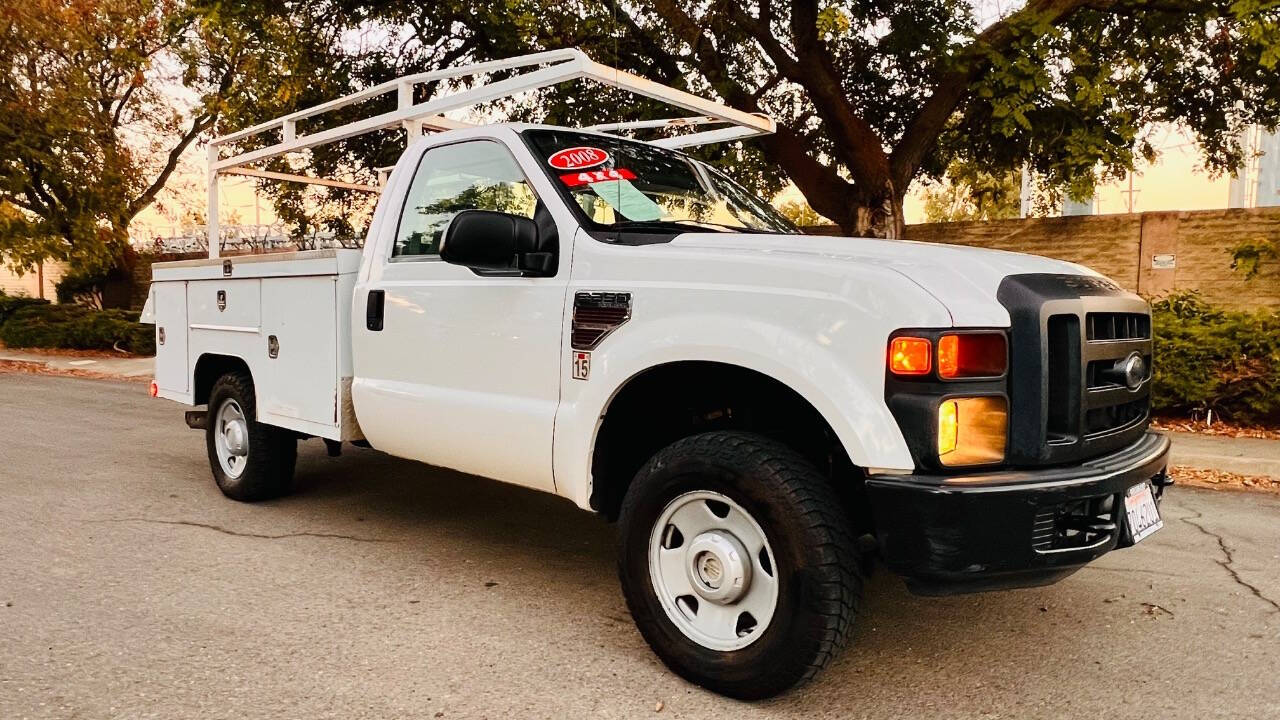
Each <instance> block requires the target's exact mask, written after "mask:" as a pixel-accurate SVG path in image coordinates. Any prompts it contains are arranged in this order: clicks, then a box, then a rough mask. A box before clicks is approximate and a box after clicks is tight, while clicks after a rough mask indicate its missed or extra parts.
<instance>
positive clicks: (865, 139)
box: [234, 0, 1280, 235]
mask: <svg viewBox="0 0 1280 720" xmlns="http://www.w3.org/2000/svg"><path fill="white" fill-rule="evenodd" d="M988 5H989V3H985V2H982V3H975V2H971V1H970V0H901V1H899V2H892V3H887V2H882V1H881V0H789V1H788V2H782V1H781V0H746V1H745V2H743V1H740V0H707V1H706V2H701V3H693V4H690V3H681V2H677V1H676V0H634V1H631V2H625V3H624V2H621V0H556V1H555V2H552V1H551V0H442V1H441V2H435V3H432V4H431V8H430V10H429V11H428V10H425V9H424V8H423V6H422V4H421V3H418V2H405V1H402V0H384V1H383V2H378V3H365V2H355V1H354V0H328V1H327V2H322V3H319V4H318V5H317V4H315V3H311V4H302V3H297V4H294V3H286V6H287V7H288V8H289V10H288V11H289V12H296V11H298V10H299V8H302V7H308V8H312V9H311V10H309V11H308V12H311V13H316V12H322V13H324V14H326V16H328V17H332V18H336V19H338V20H339V21H340V22H343V23H347V26H346V27H347V30H348V31H349V32H359V33H364V34H366V35H370V34H371V35H372V36H375V37H378V38H380V39H381V40H382V41H381V42H375V43H370V44H369V45H367V46H365V47H362V48H360V50H359V51H358V52H355V53H351V52H343V53H341V59H342V62H343V67H345V68H347V69H348V72H347V73H346V78H345V79H346V80H350V81H351V82H352V83H353V84H354V85H356V86H360V85H363V84H367V83H369V82H374V81H376V80H383V79H387V78H389V77H393V76H394V75H396V74H400V73H404V72H410V71H415V70H421V69H427V68H435V67H440V66H443V65H453V64H459V63H464V62H470V61H479V60H486V59H492V58H499V57H508V56H511V55H517V54H521V53H526V52H531V51H534V50H538V49H547V48H559V47H566V46H579V47H582V48H584V49H585V50H587V51H588V52H589V53H591V54H592V55H593V56H594V57H595V58H597V59H598V60H601V61H603V62H606V63H611V64H617V65H619V66H621V67H623V68H626V69H629V70H632V71H634V72H637V73H639V74H642V75H644V76H646V77H649V78H652V79H654V80H658V81H660V82H664V83H668V84H672V85H675V86H677V87H684V88H687V89H690V90H692V91H695V92H699V93H705V94H709V95H712V96H716V97H718V98H720V99H722V100H723V101H725V102H727V103H729V104H730V105H733V106H735V107H737V108H739V109H742V110H747V111H752V112H755V111H763V112H768V113H769V114H771V115H772V116H774V117H775V118H777V119H778V120H779V129H778V133H777V134H776V135H773V136H770V137H766V138H762V139H759V140H753V141H750V142H748V143H745V144H744V145H742V146H741V147H731V148H720V149H716V150H713V151H708V155H709V157H710V159H713V160H720V161H723V162H727V163H732V164H733V166H734V173H735V176H736V177H738V178H740V179H743V180H745V181H747V182H748V183H749V184H753V185H755V186H756V187H757V188H759V189H761V190H765V191H769V190H776V189H777V188H779V187H780V186H781V185H782V184H783V183H784V182H785V181H786V180H790V181H792V182H794V183H795V184H796V185H797V186H798V187H799V189H800V190H801V192H803V194H804V195H805V197H806V199H807V201H808V203H809V204H810V205H811V206H812V207H813V209H815V210H816V211H817V212H819V213H821V214H822V215H824V216H826V217H829V218H831V219H833V220H835V221H836V222H837V223H839V224H840V225H841V226H842V227H844V228H845V229H846V230H849V231H857V232H870V231H875V232H880V233H883V234H888V235H900V234H901V233H902V230H903V227H902V199H903V196H904V195H905V193H906V191H907V189H908V187H909V186H910V185H911V183H912V182H913V181H915V180H917V179H921V178H924V179H938V178H941V177H942V176H943V175H944V174H945V172H946V169H947V168H948V167H950V166H951V165H952V163H954V162H957V161H959V162H961V163H964V164H967V165H972V166H974V167H976V168H978V169H979V170H981V171H982V172H984V173H987V174H989V175H990V176H992V177H1003V176H1004V175H1006V174H1007V173H1009V172H1012V171H1015V170H1020V169H1021V167H1022V166H1023V165H1024V164H1026V165H1029V166H1030V168H1031V169H1032V171H1033V172H1034V174H1035V176H1036V177H1038V178H1040V179H1042V180H1043V181H1044V183H1046V185H1047V188H1048V190H1049V191H1050V192H1051V193H1058V194H1062V193H1065V194H1069V195H1072V196H1075V197H1077V198H1079V197H1084V196H1087V195H1089V194H1090V193H1091V191H1092V188H1093V186H1094V184H1095V183H1097V182H1098V181H1099V180H1101V179H1104V178H1109V177H1118V176H1120V175H1122V174H1123V173H1124V172H1126V171H1128V170H1129V169H1130V168H1131V167H1132V166H1133V164H1134V162H1135V160H1136V159H1137V158H1139V157H1151V156H1152V155H1153V154H1154V152H1155V150H1154V148H1153V147H1152V146H1151V143H1150V141H1149V140H1148V138H1147V137H1146V135H1145V133H1146V132H1147V128H1149V127H1151V125H1152V124H1154V123H1164V122H1168V123H1179V124H1182V125H1184V126H1186V127H1188V128H1189V129H1190V130H1191V131H1192V132H1193V133H1194V134H1195V135H1196V137H1197V139H1198V140H1199V142H1200V143H1201V145H1202V147H1203V148H1204V153H1205V157H1204V161H1205V164H1206V166H1207V167H1208V168H1209V169H1210V170H1213V171H1228V170H1231V169H1233V168H1234V167H1236V166H1237V165H1238V163H1239V162H1240V160H1241V148H1240V144H1239V141H1238V137H1239V133H1240V131H1241V129H1243V128H1244V127H1245V126H1246V125H1248V124H1251V123H1260V124H1262V125H1265V126H1268V127H1273V126H1274V125H1275V124H1276V122H1277V120H1280V76H1278V75H1277V65H1276V63H1277V60H1278V59H1280V9H1278V8H1280V2H1277V1H1276V0H1027V1H1026V2H1024V3H1022V4H1018V5H1014V6H1013V9H1012V10H1010V11H1008V12H1006V13H1005V14H1004V15H1003V16H998V17H984V16H981V14H980V12H979V11H980V10H983V9H985V8H986V7H987V6H988ZM316 7H321V8H324V10H322V11H317V10H315V8H316ZM326 74H327V75H330V76H332V75H333V74H332V73H326ZM294 99H295V100H298V99H301V98H300V97H299V98H294ZM538 100H539V102H538V103H537V104H536V105H525V106H522V107H515V108H511V107H507V108H505V109H506V110H512V111H513V114H515V115H521V114H522V113H523V114H537V115H540V116H541V117H542V119H547V120H550V121H572V120H575V119H577V118H581V117H583V116H591V117H597V118H598V117H601V114H603V116H604V117H615V116H628V117H641V116H651V115H654V114H657V113H658V112H659V111H658V110H656V109H654V108H653V107H652V106H650V105H649V104H648V103H644V102H640V103H634V104H633V103H630V102H628V103H626V104H619V103H618V102H617V100H616V98H614V97H613V96H612V95H610V94H609V93H607V92H604V93H583V92H581V90H580V88H574V89H562V90H561V91H559V92H553V93H547V94H544V95H543V96H541V97H539V98H538ZM293 107H295V105H293V104H291V103H289V102H285V103H282V104H279V105H277V107H276V108H275V109H276V110H285V109H292V108H293ZM258 109H259V110H261V109H262V108H258ZM661 112H663V113H669V112H670V110H669V109H667V110H663V111H661ZM268 114H270V113H260V114H255V115H254V117H253V118H252V120H260V119H262V118H263V117H265V116H266V115H268ZM250 120H251V118H250V117H247V116H246V117H241V118H237V119H236V120H235V121H234V123H235V124H237V125H241V124H247V123H248V122H250ZM386 148H387V143H386V142H385V141H384V142H382V143H380V144H378V143H372V144H365V145H363V146H359V145H347V146H346V148H345V149H344V150H343V151H342V152H341V153H339V155H341V156H342V157H341V158H340V159H341V160H342V161H345V162H347V163H348V164H350V165H353V166H356V167H359V166H364V167H372V166H374V160H373V158H375V157H376V158H377V162H380V163H385V162H386V160H387V157H386V156H387V150H386ZM339 155H330V158H332V159H333V161H335V162H336V161H337V160H338V159H339Z"/></svg>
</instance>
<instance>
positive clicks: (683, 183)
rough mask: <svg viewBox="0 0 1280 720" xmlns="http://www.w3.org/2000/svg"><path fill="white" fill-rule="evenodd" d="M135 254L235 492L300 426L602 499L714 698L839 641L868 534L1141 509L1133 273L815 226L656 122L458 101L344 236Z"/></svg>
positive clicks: (927, 538) (983, 557) (1149, 439)
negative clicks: (631, 132)
mask: <svg viewBox="0 0 1280 720" xmlns="http://www.w3.org/2000/svg"><path fill="white" fill-rule="evenodd" d="M574 57H577V56H574ZM553 67H556V66H553ZM614 79H615V80H616V76H614ZM640 82H642V81H640ZM646 89H649V88H647V86H646ZM672 92H675V91H672ZM677 99H678V100H680V101H681V103H682V104H683V105H684V106H685V107H690V106H692V105H693V103H692V101H688V100H687V98H685V96H683V95H679V96H677ZM407 107H410V108H413V107H414V106H413V105H408V106H407ZM695 107H700V108H702V109H706V106H695ZM427 109H428V110H429V109H432V108H427ZM712 110H715V108H712ZM723 114H728V113H727V111H725V112H724V113H723ZM415 117H417V116H415ZM722 117H723V115H722ZM402 119H403V118H392V119H390V120H389V122H398V121H400V120H402ZM739 119H740V118H739ZM742 121H743V122H750V121H749V120H742ZM285 122H286V123H287V122H288V119H286V121H285ZM434 122H435V124H436V126H437V128H438V126H440V125H446V124H447V122H446V121H445V120H443V119H440V118H437V119H436V120H435V121H434ZM286 129H287V126H286ZM711 132H715V131H711ZM286 134H289V133H288V132H286ZM294 137H296V135H295V136H294ZM215 237H216V236H215ZM153 270H154V277H153V285H152V291H151V293H152V294H151V298H150V301H149V309H148V315H149V316H152V317H153V318H154V321H155V323H156V325H157V328H156V333H157V342H158V353H157V357H156V373H155V382H154V384H153V388H152V390H153V393H155V394H158V395H159V396H161V397H164V398H169V399H172V400H176V401H178V402H181V403H184V404H187V405H191V406H203V407H205V408H207V409H205V410H194V411H191V412H189V413H188V423H189V424H190V425H192V426H193V427H197V428H203V429H204V431H205V433H206V437H207V445H208V455H209V463H210V466H211V467H212V470H213V476H214V479H215V481H216V482H217V485H218V487H219V488H221V490H222V492H223V493H225V494H226V495H227V496H228V497H230V498H233V499H236V500H242V501H254V500H261V499H264V498H271V497H276V496H279V495H281V494H282V493H285V492H287V491H288V489H289V487H290V482H291V479H292V476H293V472H294V463H295V457H296V447H297V443H298V442H299V441H300V440H304V439H306V438H323V439H324V440H325V442H327V443H329V444H330V446H331V449H337V447H338V446H339V444H340V443H342V442H354V443H360V444H363V445H367V446H371V447H373V448H376V449H378V450H381V451H383V452H386V453H389V454H391V455H395V456H398V457H403V458H410V459H413V460H419V461H422V462H425V463H430V464H433V465H438V466H444V467H448V468H453V469H456V470H460V471H464V472H467V473H472V474H475V475H479V476H485V477H490V478H497V479H499V480H503V481H506V482H510V483H515V484H518V485H524V486H527V487H532V488H537V489H539V490H544V491H547V492H552V493H557V494H560V495H563V496H565V497H567V498H569V499H571V500H572V501H573V502H575V503H577V504H578V505H579V506H580V507H582V508H584V509H586V510H590V511H594V512H597V513H601V514H603V515H605V516H607V517H608V518H610V519H613V520H616V521H617V537H618V541H617V549H618V558H619V560H618V566H619V576H620V579H621V584H622V589H623V592H624V594H625V597H626V601H627V604H628V606H629V607H630V609H631V612H632V615H633V616H634V618H635V621H636V624H637V626H638V627H639V629H640V631H641V633H642V634H643V635H644V637H645V639H646V640H647V641H648V643H649V644H650V645H651V646H652V648H653V650H654V651H655V652H656V653H657V654H658V656H660V657H661V658H662V660H663V661H664V662H665V663H666V664H667V665H668V666H669V667H671V668H672V669H673V670H674V671H676V672H677V673H679V674H680V675H682V676H684V677H686V678H688V679H690V680H692V681H694V682H696V683H699V684H702V685H704V686H706V687H708V688H711V689H714V690H716V691H718V692H721V693H725V694H728V695H731V696H735V697H740V698H759V697H764V696H769V695H772V694H776V693H778V692H781V691H783V690H785V689H786V688H788V687H790V686H792V685H793V684H795V683H796V682H798V681H801V680H803V679H806V678H808V677H810V676H812V675H813V674H814V673H815V672H816V671H817V670H819V669H820V668H821V667H822V666H824V665H825V664H826V663H827V662H828V661H829V660H830V659H831V657H832V654H833V653H834V652H835V650H836V649H837V648H839V647H840V646H841V645H842V644H844V642H845V640H846V639H847V638H848V636H849V633H850V628H851V626H852V623H853V621H854V617H855V615H856V614H857V612H858V607H859V594H860V592H861V585H862V580H861V577H862V568H863V564H862V563H863V559H864V555H865V554H867V553H868V552H869V551H871V550H874V551H875V552H876V553H878V555H879V557H880V558H881V559H882V561H883V563H884V564H886V565H887V566H888V567H889V568H890V569H892V570H893V571H895V572H897V573H900V574H902V575H903V576H905V577H906V579H907V583H908V585H909V586H910V587H911V589H913V590H914V591H916V592H919V593H924V594H931V593H948V592H961V591H973V590H981V589H990V588H1005V587H1015V586H1025V585H1033V584H1042V583H1049V582H1053V581H1055V580H1057V579H1060V578H1062V577H1064V576H1065V575H1068V574H1070V573H1071V572H1073V571H1075V570H1076V569H1078V568H1080V567H1081V566H1082V565H1084V564H1085V563H1087V562H1089V561H1091V560H1093V559H1095V558H1097V557H1098V556H1100V555H1102V554H1103V553H1106V552H1109V551H1111V550H1114V549H1116V548H1120V547H1125V546H1128V545H1131V544H1133V543H1136V542H1138V541H1140V540H1142V539H1143V538H1145V537H1146V536H1147V535H1149V534H1150V533H1152V532H1154V531H1155V530H1157V529H1159V527H1160V526H1161V521H1160V515H1159V510H1158V506H1157V501H1158V500H1159V499H1160V497H1161V495H1162V492H1163V489H1164V487H1165V486H1166V485H1167V484H1168V481H1167V480H1166V461H1167V456H1168V451H1169V441H1168V440H1167V439H1166V438H1165V437H1164V436H1162V435H1160V434H1158V433H1156V432H1153V431H1150V430H1148V427H1147V425H1148V408H1149V394H1150V391H1149V386H1150V381H1151V360H1152V358H1151V347H1152V345H1151V321H1150V315H1149V310H1148V306H1147V304H1146V303H1145V302H1144V301H1143V300H1142V299H1140V298H1138V297H1136V296H1134V295H1133V294H1131V293H1128V292H1125V291H1124V290H1122V289H1120V288H1119V287H1118V286H1116V285H1115V284H1114V283H1112V282H1111V281H1109V280H1107V279H1106V278H1104V277H1101V276H1099V275H1098V274H1096V273H1094V272H1091V271H1089V270H1087V269H1085V268H1082V267H1079V266H1077V265H1073V264H1069V263H1066V262H1060V261H1056V260H1049V259H1045V258H1040V257H1032V256H1026V255H1018V254H1012V253H1005V252H995V251H988V250H981V249H973V248H964V247H953V246H946V245H930V244H919V243H912V242H899V241H886V240H875V239H865V238H836V237H813V236H806V235H803V234H800V233H799V232H797V230H796V229H795V228H794V227H792V225H791V224H790V223H789V222H788V221H787V220H785V219H784V218H783V217H781V216H780V215H779V214H778V213H777V212H776V211H775V210H774V209H773V208H772V207H770V205H769V204H768V203H766V202H763V201H761V200H759V199H757V198H755V197H753V196H752V195H751V194H750V193H749V192H748V191H746V190H744V189H743V188H742V187H741V186H740V185H738V184H737V183H735V182H734V181H733V180H732V179H731V178H729V177H727V176H726V175H725V174H723V173H722V172H721V171H719V170H717V169H715V168H713V167H711V166H709V165H706V164H704V163H702V162H700V161H698V160H695V159H693V158H691V157H689V156H687V155H684V154H682V153H680V152H677V151H675V150H672V149H668V148H666V147H662V143H645V142H638V141H635V140H631V139H626V138H623V137H620V136H618V135H614V134H605V133H600V132H594V131H584V130H575V129H569V128H562V127H547V126H535V125H519V124H497V125H488V126H482V127H471V128H466V127H462V128H458V129H451V130H447V131H444V132H439V133H437V134H434V135H427V136H424V137H421V138H420V139H417V140H416V141H414V142H413V143H412V144H411V145H410V146H409V147H408V149H407V151H406V152H405V153H404V154H403V156H402V157H401V158H400V160H399V162H398V163H397V164H396V166H395V168H394V171H393V172H391V173H390V176H389V178H388V179H387V182H386V184H385V187H383V188H382V189H381V195H380V198H379V200H378V202H377V209H376V211H375V214H374V215H373V218H372V221H371V226H370V228H369V231H368V236H367V239H366V240H365V243H364V247H363V250H362V251H360V250H319V251H310V252H299V253H294V254H282V255H258V256H244V257H234V258H213V259H209V260H195V261H184V262H173V263H163V264H157V265H155V266H154V268H153Z"/></svg>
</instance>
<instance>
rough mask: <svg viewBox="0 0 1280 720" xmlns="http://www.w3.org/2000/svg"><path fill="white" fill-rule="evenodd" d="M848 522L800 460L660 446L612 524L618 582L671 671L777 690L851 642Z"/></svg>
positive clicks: (729, 445)
mask: <svg viewBox="0 0 1280 720" xmlns="http://www.w3.org/2000/svg"><path fill="white" fill-rule="evenodd" d="M857 567H858V565H857V553H856V550H855V546H854V543H853V540H852V538H851V533H850V532H849V520H848V518H847V517H846V515H845V513H844V511H843V507H842V506H841V504H840V502H839V500H838V499H837V498H836V496H835V494H834V493H833V492H832V489H831V487H830V484H829V483H828V482H827V480H826V479H825V478H824V477H822V475H821V474H819V473H818V471H817V470H816V469H815V468H814V467H813V466H812V465H811V464H810V463H808V462H807V461H806V460H805V459H804V458H803V457H801V456H800V455H798V454H797V453H795V452H794V451H792V450H791V449H789V448H787V447H786V446H784V445H782V444H780V443H777V442H775V441H772V440H769V439H767V438H764V437H761V436H758V435H753V434H750V433H741V432H714V433H706V434H703V435H696V436H693V437H690V438H686V439H684V440H681V441H679V442H677V443H675V444H673V445H671V446H669V447H668V448H666V449H665V450H662V451H661V452H659V453H658V454H657V455H656V456H654V457H653V459H651V460H650V461H649V462H648V463H647V464H646V465H645V467H644V468H642V469H641V470H640V472H639V473H638V474H637V475H636V478H635V480H634V481H633V482H632V484H631V486H630V488H629V489H628V490H627V496H626V499H625V500H624V501H623V506H622V512H621V515H620V518H619V575H620V577H621V580H622V588H623V593H624V595H625V596H626V599H627V605H628V607H629V608H630V609H631V614H632V616H633V617H634V618H635V621H636V625H637V626H638V627H639V629H640V632H641V634H642V635H643V636H644V638H645V640H646V641H648V643H649V645H650V646H651V647H652V648H653V650H654V652H655V653H657V655H658V656H659V657H660V658H662V660H663V662H665V663H666V664H667V666H668V667H670V668H671V669H672V670H674V671H675V672H676V673H678V674H680V675H681V676H683V677H685V678H686V679H688V680H690V681H692V682H695V683H698V684H699V685H703V686H705V687H707V688H709V689H711V690H714V691H716V692H719V693H723V694H725V695H729V696H732V697H736V698H742V699H757V698H763V697H769V696H771V695H776V694H777V693H780V692H782V691H784V690H786V689H787V688H790V687H791V686H793V685H795V684H796V683H799V682H801V681H803V680H806V679H808V678H810V677H812V676H813V675H814V674H816V673H817V672H818V671H819V670H820V669H822V667H824V666H825V665H826V664H827V663H828V662H829V661H830V659H831V658H832V657H833V656H834V654H835V651H836V650H837V649H838V648H839V647H841V646H842V645H843V644H844V643H845V641H846V640H847V638H848V635H849V630H850V628H851V626H852V623H853V618H854V615H855V614H856V612H857V605H858V599H859V596H860V593H861V579H860V577H859V575H858V571H857Z"/></svg>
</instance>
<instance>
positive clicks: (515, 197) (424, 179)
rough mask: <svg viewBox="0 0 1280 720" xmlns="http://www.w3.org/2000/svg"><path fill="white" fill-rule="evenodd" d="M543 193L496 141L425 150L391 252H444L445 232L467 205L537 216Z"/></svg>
mask: <svg viewBox="0 0 1280 720" xmlns="http://www.w3.org/2000/svg"><path fill="white" fill-rule="evenodd" d="M537 204H538V198H537V196H536V195H534V193H533V189H532V188H531V187H529V183H528V182H527V181H526V180H525V178H524V174H523V173H522V172H521V171H520V166H519V165H517V164H516V161H515V158H513V157H512V156H511V153H510V152H509V151H508V150H507V148H506V147H504V146H503V145H502V144H501V143H497V142H494V141H491V140H472V141H468V142H461V143H455V144H452V145H443V146H441V147H436V148H432V149H430V150H428V151H426V152H425V153H423V155H422V159H421V160H420V161H419V162H418V170H417V172H416V173H415V174H414V176H413V182H412V183H411V184H410V186H409V193H408V196H407V198H406V199H405V204H404V209H403V210H402V211H401V213H400V223H399V226H398V227H397V229H396V241H395V245H393V246H392V249H391V256H392V257H421V256H432V255H439V254H440V237H441V235H442V234H443V233H444V229H445V228H446V227H447V226H448V225H449V221H450V220H451V219H453V216H454V215H456V214H458V213H459V212H461V211H463V210H496V211H498V212H505V213H511V214H513V215H521V216H523V217H527V218H532V217H533V213H534V209H535V208H536V207H537Z"/></svg>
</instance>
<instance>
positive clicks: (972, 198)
mask: <svg viewBox="0 0 1280 720" xmlns="http://www.w3.org/2000/svg"><path fill="white" fill-rule="evenodd" d="M1021 195H1022V177H1021V173H1018V172H1000V173H998V174H995V175H993V174H991V173H989V172H986V171H984V170H982V169H981V168H979V167H978V166H977V165H975V164H974V163H971V162H969V163H966V162H961V161H958V160H957V161H954V162H952V163H951V166H950V167H948V168H947V172H946V176H945V178H944V179H943V180H941V181H938V182H934V183H933V184H931V185H930V186H928V187H926V188H925V190H924V216H925V220H926V221H927V222H961V221H966V220H1005V219H1008V218H1016V217H1018V215H1019V214H1021V212H1022V207H1021V205H1022V202H1021V200H1022V197H1021Z"/></svg>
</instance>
